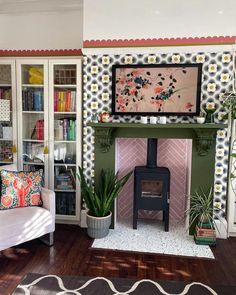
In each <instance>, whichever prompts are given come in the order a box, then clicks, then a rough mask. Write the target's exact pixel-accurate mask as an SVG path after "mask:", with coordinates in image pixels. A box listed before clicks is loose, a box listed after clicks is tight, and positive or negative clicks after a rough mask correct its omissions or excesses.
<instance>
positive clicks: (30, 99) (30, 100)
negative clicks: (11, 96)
mask: <svg viewBox="0 0 236 295" xmlns="http://www.w3.org/2000/svg"><path fill="white" fill-rule="evenodd" d="M22 109H23V111H35V112H41V111H43V109H44V108H43V90H37V89H23V90H22Z"/></svg>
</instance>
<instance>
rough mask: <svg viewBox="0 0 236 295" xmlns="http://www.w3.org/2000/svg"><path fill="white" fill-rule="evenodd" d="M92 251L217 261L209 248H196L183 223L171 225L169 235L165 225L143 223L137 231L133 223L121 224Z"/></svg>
mask: <svg viewBox="0 0 236 295" xmlns="http://www.w3.org/2000/svg"><path fill="white" fill-rule="evenodd" d="M92 248H100V249H113V250H124V251H136V252H147V253H158V254H168V255H178V256H179V255H180V256H191V257H204V258H210V259H214V258H215V257H214V255H213V253H212V251H211V249H210V247H209V246H205V245H196V244H195V242H194V240H193V236H189V235H188V233H187V232H186V230H185V227H184V224H183V223H175V224H173V223H170V230H169V232H165V231H164V224H163V223H162V222H161V221H153V220H148V221H147V220H145V221H144V220H139V221H138V229H137V230H134V229H133V228H132V223H131V221H122V222H117V224H116V227H115V229H114V230H110V232H109V235H108V236H107V237H105V238H102V239H96V240H94V242H93V244H92Z"/></svg>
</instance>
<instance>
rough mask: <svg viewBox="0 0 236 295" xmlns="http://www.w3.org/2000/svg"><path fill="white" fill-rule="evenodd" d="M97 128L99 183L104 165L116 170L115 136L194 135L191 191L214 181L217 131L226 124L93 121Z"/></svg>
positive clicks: (183, 137) (184, 137) (180, 136)
mask: <svg viewBox="0 0 236 295" xmlns="http://www.w3.org/2000/svg"><path fill="white" fill-rule="evenodd" d="M88 126H90V127H92V128H93V129H94V130H95V183H97V177H98V175H99V174H100V171H101V169H102V168H103V169H105V168H111V169H114V170H115V159H116V156H115V138H122V137H123V138H182V139H192V163H191V171H190V172H188V173H191V183H190V187H191V194H192V193H194V191H195V190H196V189H199V187H201V188H203V189H204V190H208V189H209V188H210V187H211V186H213V185H214V174H215V148H216V132H217V130H219V129H225V128H227V125H226V124H191V123H181V124H155V125H151V124H141V123H112V122H111V123H89V124H88Z"/></svg>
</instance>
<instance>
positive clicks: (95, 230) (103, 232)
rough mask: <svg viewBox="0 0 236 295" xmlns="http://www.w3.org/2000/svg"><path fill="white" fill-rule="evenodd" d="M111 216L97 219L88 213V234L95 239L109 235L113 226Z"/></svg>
mask: <svg viewBox="0 0 236 295" xmlns="http://www.w3.org/2000/svg"><path fill="white" fill-rule="evenodd" d="M111 215H112V212H110V214H109V215H107V216H105V217H96V216H92V215H89V214H88V213H87V226H88V227H87V233H88V235H89V236H90V237H91V238H93V239H101V238H104V237H106V236H107V235H108V233H109V228H110V225H111Z"/></svg>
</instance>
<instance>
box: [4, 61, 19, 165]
mask: <svg viewBox="0 0 236 295" xmlns="http://www.w3.org/2000/svg"><path fill="white" fill-rule="evenodd" d="M0 99H3V100H9V101H10V121H1V122H0V166H2V165H9V164H13V163H14V164H17V127H16V124H17V123H16V122H17V121H16V79H15V62H14V61H13V60H9V59H2V60H0ZM0 111H1V110H0Z"/></svg>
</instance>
